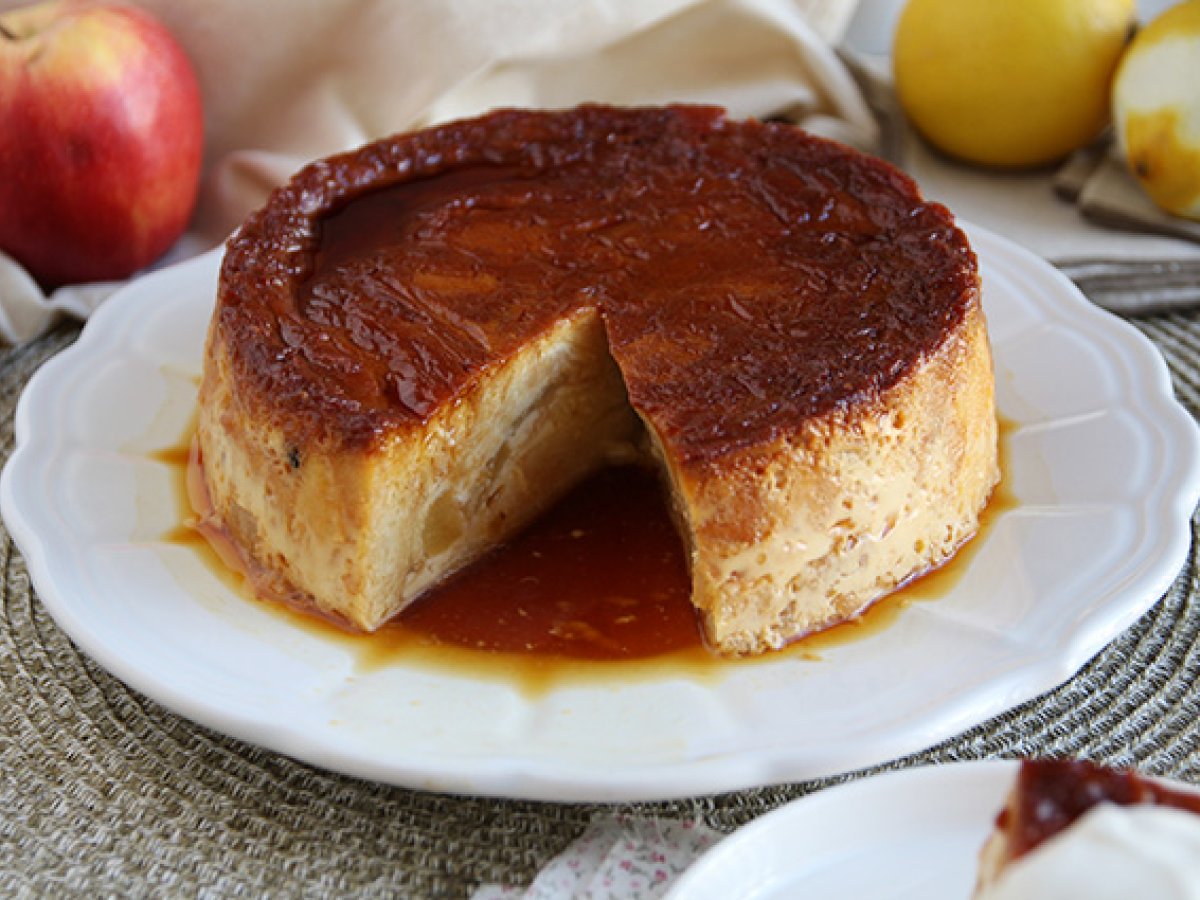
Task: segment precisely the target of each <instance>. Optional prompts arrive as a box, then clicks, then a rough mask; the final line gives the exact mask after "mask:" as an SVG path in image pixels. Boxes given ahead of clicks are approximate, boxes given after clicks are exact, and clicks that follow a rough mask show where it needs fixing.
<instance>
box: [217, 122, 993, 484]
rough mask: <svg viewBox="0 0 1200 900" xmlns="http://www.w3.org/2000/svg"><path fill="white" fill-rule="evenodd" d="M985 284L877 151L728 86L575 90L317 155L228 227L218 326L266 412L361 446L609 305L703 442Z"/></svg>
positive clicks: (650, 395)
mask: <svg viewBox="0 0 1200 900" xmlns="http://www.w3.org/2000/svg"><path fill="white" fill-rule="evenodd" d="M298 211H299V212H298ZM976 303H978V287H977V276H976V266H975V259H974V255H973V253H972V251H971V250H970V248H969V246H968V243H967V241H966V238H965V237H964V235H963V234H962V232H960V231H959V230H958V229H957V228H956V227H955V226H954V223H953V219H952V216H951V214H950V213H949V212H948V211H947V210H946V209H945V208H943V207H942V206H940V205H938V204H935V203H928V202H925V201H923V200H921V199H920V196H919V194H918V191H917V189H916V187H915V185H914V184H913V182H912V181H911V180H910V179H909V178H908V177H907V176H905V175H904V174H902V173H900V172H899V171H898V170H896V169H894V168H893V167H891V166H890V165H888V164H887V163H885V162H882V161H880V160H877V159H874V158H871V157H868V156H865V155H863V154H860V153H857V152H854V151H851V150H848V149H847V148H845V147H843V146H841V145H838V144H834V143H831V142H829V141H825V140H821V139H817V138H815V137H811V136H809V135H806V134H804V133H803V132H801V131H799V130H798V129H796V128H794V127H792V126H788V125H784V124H771V123H762V122H757V121H745V122H737V121H730V120H727V119H725V118H724V117H723V115H722V113H721V111H720V110H718V109H713V108H707V107H668V108H654V109H616V108H609V107H601V106H585V107H581V108H578V109H575V110H571V111H567V112H536V111H501V112H497V113H493V114H490V115H487V116H484V117H481V118H478V119H473V120H468V121H462V122H456V123H452V124H448V125H444V126H440V127H436V128H432V129H429V130H426V131H421V132H417V133H414V134H407V135H400V136H397V137H393V138H390V139H387V140H384V141H381V142H378V143H375V144H371V145H369V146H366V147H364V148H362V149H360V150H358V151H356V152H353V153H349V154H346V155H343V156H341V157H334V158H332V159H328V160H322V161H320V162H316V163H314V164H312V165H310V166H308V167H307V168H305V169H304V170H302V171H301V172H300V173H299V174H298V175H297V176H296V177H295V178H294V179H293V180H292V181H291V182H290V183H289V184H288V185H286V186H285V187H283V188H281V189H280V190H278V191H277V192H276V193H275V194H274V195H273V196H272V197H271V199H270V201H269V202H268V204H267V205H266V207H265V208H264V209H263V210H261V211H259V212H258V213H256V214H255V215H253V216H252V217H251V218H250V219H249V220H248V221H247V222H246V224H245V225H244V226H243V227H242V228H241V229H240V230H239V232H238V233H237V234H236V235H235V236H234V237H233V238H232V239H231V241H230V243H229V246H228V248H227V253H226V257H225V262H224V267H223V271H222V276H221V291H220V296H219V310H218V314H217V319H216V324H215V329H216V332H215V333H218V334H219V336H220V337H221V338H222V339H224V340H226V341H227V343H228V345H229V347H230V348H231V350H232V355H233V364H234V367H235V375H236V377H237V379H238V381H239V384H240V385H241V386H242V387H243V388H249V389H251V390H252V391H254V392H256V393H257V395H258V398H259V400H260V401H261V402H260V404H258V405H256V406H255V407H254V408H255V410H256V411H258V414H261V413H262V410H264V409H266V410H275V411H277V413H276V414H278V415H279V416H280V424H281V425H282V426H283V427H284V428H285V431H286V433H288V434H290V435H292V436H293V438H294V440H296V441H297V443H302V442H305V441H309V440H316V441H320V442H322V443H323V444H326V445H333V446H344V447H347V448H351V447H359V448H367V447H370V446H374V445H376V444H377V442H379V441H380V440H381V439H382V438H384V437H386V435H387V434H389V433H390V432H392V431H393V430H396V429H405V428H410V427H413V426H415V425H417V424H419V423H421V422H423V421H425V420H427V419H428V417H430V416H431V415H432V414H433V413H434V412H435V411H436V410H438V409H439V408H441V407H442V406H443V405H444V404H447V403H450V402H453V401H454V399H455V398H456V397H458V396H461V395H462V393H463V392H464V391H465V390H467V389H468V388H469V387H470V385H471V384H472V383H473V381H474V379H475V378H477V377H478V376H479V375H480V374H481V373H482V372H484V371H485V370H486V369H487V367H488V366H489V365H491V364H492V363H494V362H495V361H498V360H501V359H503V358H505V357H506V356H507V355H509V354H510V353H512V352H513V351H515V350H516V349H517V348H518V347H519V346H520V345H522V344H524V343H525V342H527V341H528V340H529V339H530V338H532V337H534V336H536V335H538V334H540V333H543V332H544V331H545V330H546V329H548V328H549V327H550V326H551V325H552V324H553V323H554V322H555V321H556V320H558V319H559V317H561V316H562V315H563V314H565V313H567V312H569V311H571V310H574V309H577V308H579V307H580V306H585V305H587V306H596V307H597V308H599V310H600V311H601V314H602V316H603V319H604V322H605V325H606V328H607V331H608V335H609V341H610V346H611V349H612V352H613V354H614V356H615V358H616V360H617V362H618V364H619V365H620V367H621V369H622V372H623V374H624V376H625V379H626V385H627V388H628V391H629V396H630V400H631V402H632V403H633V405H634V407H635V408H636V409H638V411H639V412H640V413H641V414H642V415H643V416H644V417H646V418H647V420H648V421H650V422H651V423H652V424H653V425H654V427H655V430H656V431H657V432H658V434H659V436H660V438H662V440H663V442H664V445H665V446H666V447H668V449H669V451H670V452H671V453H672V454H673V455H674V456H675V457H676V458H677V459H679V460H680V461H683V462H688V461H691V462H696V463H704V462H707V461H712V460H714V459H715V458H717V457H719V456H721V455H723V454H724V453H726V452H728V451H730V450H733V449H736V448H738V447H743V446H752V445H758V444H761V443H763V442H765V441H770V440H772V439H774V438H776V437H779V436H782V435H788V434H791V433H793V432H794V431H795V429H796V427H797V425H798V424H799V423H800V422H802V421H803V420H805V419H807V418H808V417H811V416H815V415H820V414H822V413H826V412H830V411H833V410H836V409H837V408H839V407H840V406H842V405H844V404H848V403H851V402H855V401H859V400H863V399H866V398H869V397H872V396H875V395H877V394H878V393H879V392H881V391H883V390H886V389H887V388H888V387H890V386H891V385H893V384H895V383H896V382H897V381H898V380H899V379H900V378H901V377H903V375H904V374H905V373H906V371H908V370H909V369H910V367H912V366H913V365H914V364H915V363H916V362H917V361H918V360H920V359H921V358H922V356H923V355H924V354H926V353H928V352H930V351H931V350H933V349H934V348H936V347H937V346H938V345H939V344H940V342H941V341H942V340H943V339H944V338H945V336H946V335H947V334H949V333H951V332H952V330H953V328H954V327H955V326H956V325H957V324H958V323H959V322H960V321H961V319H962V318H963V316H964V315H965V314H966V312H967V311H968V310H969V309H970V308H971V306H972V305H973V304H976Z"/></svg>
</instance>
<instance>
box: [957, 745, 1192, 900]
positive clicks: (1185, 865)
mask: <svg viewBox="0 0 1200 900" xmlns="http://www.w3.org/2000/svg"><path fill="white" fill-rule="evenodd" d="M974 896H975V898H976V900H1015V898H1022V900H1041V898H1076V897H1078V898H1089V900H1107V898H1114V900H1115V898H1122V900H1129V898H1141V897H1146V898H1151V897H1153V898H1155V900H1173V898H1200V791H1191V790H1187V789H1181V788H1172V787H1168V786H1166V785H1164V784H1162V783H1160V782H1157V781H1153V780H1151V779H1148V778H1146V777H1144V776H1142V775H1139V774H1138V773H1136V772H1133V771H1129V770H1121V769H1111V768H1106V767H1103V766H1099V765H1096V764H1094V763H1089V762H1085V761H1081V760H1026V761H1023V762H1022V763H1021V767H1020V770H1019V772H1018V775H1017V778H1016V782H1015V784H1014V785H1013V788H1012V790H1011V791H1010V793H1009V796H1008V800H1007V803H1006V805H1005V806H1004V808H1003V809H1002V810H1001V812H1000V814H999V815H998V816H997V819H996V826H995V829H994V830H993V832H992V834H991V836H990V837H989V838H988V841H987V843H986V844H985V845H984V847H983V850H982V851H981V853H980V867H979V881H978V885H977V887H976V891H975V895H974Z"/></svg>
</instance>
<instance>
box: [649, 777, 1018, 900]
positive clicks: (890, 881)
mask: <svg viewBox="0 0 1200 900" xmlns="http://www.w3.org/2000/svg"><path fill="white" fill-rule="evenodd" d="M1017 765H1018V764H1017V763H1015V762H1011V761H1007V760H989V761H987V762H973V763H953V764H950V765H942V766H922V767H920V768H915V769H901V770H899V771H896V772H888V773H886V774H883V775H875V776H872V777H871V778H864V779H862V780H859V781H852V782H850V783H849V784H844V785H839V786H838V787H833V788H828V789H827V790H823V791H819V792H818V793H816V794H810V795H808V796H806V797H801V798H800V799H799V800H793V801H792V802H791V803H787V804H785V805H784V806H781V807H779V808H778V809H776V810H774V811H772V812H769V813H767V814H766V815H764V816H762V817H761V818H758V819H755V820H754V821H753V822H751V823H750V824H748V825H745V826H743V827H742V828H739V829H738V830H737V831H735V832H734V833H733V834H731V835H730V836H729V837H727V838H725V839H724V840H722V841H721V842H720V843H718V844H717V845H716V846H715V847H713V848H712V849H711V850H709V851H708V852H707V853H705V854H704V855H703V856H702V857H700V859H699V860H697V861H696V862H695V863H693V864H692V866H690V867H689V868H688V869H687V870H686V871H685V872H684V873H683V874H682V875H681V876H680V877H679V879H678V880H677V881H676V882H675V884H674V885H673V886H672V887H671V890H670V891H668V892H667V894H666V897H665V898H664V900H726V898H728V897H738V898H741V900H784V898H790V897H803V898H805V900H845V898H847V897H870V898H872V900H968V898H969V897H970V896H971V892H972V889H973V888H974V886H975V877H976V873H977V872H978V868H979V850H980V848H981V847H982V846H983V844H984V841H985V840H987V837H988V835H989V834H990V833H991V830H992V826H993V824H994V822H995V820H996V814H997V813H998V812H999V811H1000V808H1001V807H1002V806H1003V805H1004V800H1005V796H1006V795H1007V793H1008V791H1009V789H1010V788H1011V787H1012V784H1013V779H1014V778H1015V777H1016V774H1017Z"/></svg>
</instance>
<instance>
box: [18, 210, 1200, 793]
mask: <svg viewBox="0 0 1200 900" xmlns="http://www.w3.org/2000/svg"><path fill="white" fill-rule="evenodd" d="M969 230H970V232H971V236H972V239H973V241H974V243H975V246H976V249H977V251H978V253H979V257H980V261H981V265H982V270H983V277H984V305H985V309H986V311H987V314H988V317H989V323H990V328H991V334H992V341H993V347H994V354H995V364H996V386H997V398H998V403H999V408H1000V412H1001V415H1002V416H1003V418H1004V420H1005V421H1006V423H1007V437H1006V444H1007V461H1006V471H1005V479H1006V484H1005V491H1006V492H1007V494H1008V495H1009V496H1010V497H1011V498H1012V502H1011V503H1009V504H1008V505H1007V506H1006V507H1005V508H1003V509H1002V510H999V511H998V512H997V514H996V515H995V516H994V518H993V521H992V522H991V524H990V525H989V526H988V528H987V529H986V532H985V533H983V534H982V535H981V536H980V537H979V538H978V539H977V544H978V546H977V547H976V548H975V549H974V550H973V552H971V553H970V554H968V558H967V560H966V562H965V564H964V566H963V568H962V570H961V573H960V574H958V575H957V576H956V581H955V582H954V583H953V586H952V588H950V589H949V590H948V591H947V592H946V593H945V595H944V596H942V597H941V598H940V599H937V600H936V601H931V602H922V603H913V604H911V605H910V606H908V607H907V608H905V609H904V610H903V611H902V612H901V613H900V614H899V615H898V616H897V617H896V619H895V621H893V622H892V623H891V624H890V625H888V627H886V628H884V629H882V630H879V631H878V633H874V634H872V635H871V636H870V637H868V638H863V639H860V640H855V641H850V642H846V643H843V644H840V645H834V646H831V647H829V648H827V649H825V650H823V651H822V652H821V658H820V659H816V660H814V659H805V658H802V657H801V656H800V655H798V654H785V655H781V656H779V657H778V658H772V659H769V660H766V661H759V662H754V663H750V664H746V665H730V666H726V667H722V668H720V669H719V670H718V671H717V674H708V675H704V676H700V675H695V676H690V675H688V674H687V673H686V672H683V671H674V670H664V672H663V673H662V674H661V675H660V676H656V675H653V674H651V675H645V674H644V673H643V674H641V675H639V676H637V677H631V676H629V674H628V672H626V670H624V669H622V668H621V667H619V666H614V668H613V669H612V673H611V677H607V676H606V677H604V678H602V679H600V680H598V681H597V680H594V679H593V680H590V681H586V682H571V683H563V684H561V685H558V686H551V687H549V688H547V689H545V690H541V691H538V692H533V693H531V692H530V691H528V690H526V689H523V688H522V687H521V686H520V685H519V684H515V683H513V682H511V681H506V680H504V679H503V678H492V677H485V676H483V675H481V674H479V673H478V672H477V671H474V670H471V671H462V672H454V671H447V670H445V669H435V668H430V667H427V666H422V665H417V664H413V663H404V662H402V661H399V660H396V661H392V662H389V663H388V664H384V665H364V664H363V659H362V656H361V654H357V653H356V652H355V651H354V649H353V647H350V646H348V645H347V642H346V641H344V640H343V641H336V640H332V639H330V638H328V637H327V636H325V635H322V634H321V633H319V632H318V631H316V630H313V629H306V628H302V627H298V626H297V625H296V624H295V623H294V622H293V621H290V620H289V619H288V618H286V617H283V616H280V615H279V614H277V613H275V612H273V611H271V610H270V609H268V608H266V607H265V606H264V605H262V604H259V603H255V602H252V601H248V600H247V599H246V598H245V597H244V596H242V595H241V594H240V593H239V592H238V591H237V590H235V589H234V588H232V587H230V585H229V583H228V581H227V580H226V579H223V578H222V577H220V575H219V573H215V572H214V571H213V569H212V567H211V566H210V565H208V564H206V563H205V561H204V560H203V559H202V554H201V553H200V552H199V551H198V550H197V549H196V548H195V547H193V546H189V545H187V544H186V543H180V542H179V541H173V540H169V539H167V538H166V536H167V535H169V534H171V533H172V530H173V529H175V530H177V529H178V527H179V525H180V522H181V520H182V518H183V517H184V515H185V513H184V510H183V509H182V505H183V504H182V503H181V500H180V496H179V488H178V481H177V465H176V466H175V468H172V466H171V465H170V464H169V460H168V459H167V458H166V455H165V454H164V451H165V450H166V449H167V448H171V447H178V446H179V443H180V440H181V436H182V435H184V434H185V433H186V431H187V429H188V427H189V423H190V422H191V421H192V418H193V416H194V412H195V393H196V383H197V379H198V376H199V372H200V365H201V355H202V345H203V341H204V335H205V330H206V327H207V323H208V319H209V315H210V312H211V309H212V302H213V294H214V289H215V283H216V277H217V269H218V265H219V258H218V256H217V255H216V254H215V253H214V254H209V255H206V256H203V257H200V258H197V259H195V260H192V261H189V262H186V263H183V264H181V265H179V266H176V267H173V268H170V269H166V270H163V271H161V272H159V273H156V274H153V275H150V276H147V277H145V278H143V279H140V280H139V281H137V282H135V283H133V284H132V285H131V286H130V287H129V288H127V289H125V290H124V291H122V292H121V293H120V294H118V295H116V296H114V297H112V298H111V299H110V300H109V301H108V302H107V303H105V305H104V306H103V307H102V308H101V309H100V310H99V311H98V312H97V313H96V314H95V316H94V317H93V318H92V320H91V321H90V322H89V323H88V325H87V327H86V328H85V329H84V332H83V334H82V336H81V337H80V339H79V340H78V342H77V343H76V344H75V345H74V346H73V347H71V348H69V349H68V350H66V351H65V352H63V353H62V354H60V355H59V356H58V357H56V358H55V359H52V360H51V361H50V362H48V363H47V364H46V365H45V366H43V368H42V369H41V370H40V371H39V372H38V373H37V374H36V375H35V377H34V378H33V379H32V380H31V382H30V383H29V386H28V388H27V390H26V391H25V393H24V395H23V396H22V398H21V401H20V403H19V406H18V409H17V416H16V449H15V450H14V451H13V454H12V456H11V458H10V460H9V462H8V464H7V466H6V467H5V469H4V473H3V477H2V479H0V510H2V512H3V515H4V520H5V522H6V524H7V526H8V529H9V531H10V533H11V534H12V536H13V538H14V540H15V541H16V543H17V545H18V547H19V548H20V550H21V551H22V553H23V554H24V556H25V559H26V561H27V563H28V566H29V571H30V574H31V577H32V579H33V582H34V585H35V587H36V589H37V592H38V594H39V596H40V597H41V600H42V602H43V603H45V605H46V607H47V608H48V609H49V611H50V612H51V614H52V615H53V616H54V618H55V619H56V621H57V622H58V623H59V624H60V625H61V627H62V628H63V629H64V630H65V631H66V633H67V634H69V635H70V636H71V638H72V639H74V640H75V641H76V643H77V644H78V645H79V647H80V648H81V649H82V650H83V651H84V652H86V653H88V654H90V655H91V656H92V657H94V658H95V659H96V660H97V661H98V662H99V663H100V664H101V665H103V666H104V667H106V668H107V669H108V670H109V671H111V672H112V673H113V674H115V675H116V676H117V677H118V678H120V679H122V680H123V681H125V682H126V683H127V684H129V685H130V686H132V687H133V688H135V689H137V690H139V691H141V692H143V693H144V694H146V695H147V696H149V697H151V698H153V699H155V700H157V701H159V702H160V703H162V704H163V705H165V706H167V707H168V708H170V709H172V710H174V711H176V712H178V713H180V714H182V715H184V716H186V717H188V718H190V719H192V720H194V721H196V722H199V723H201V724H203V725H205V726H208V727H210V728H213V729H216V730H218V731H221V732H224V733H227V734H229V735H233V736H235V737H237V738H240V739H243V740H246V741H249V742H252V743H255V744H258V745H261V746H264V747H268V748H271V749H274V750H276V751H279V752H281V753H285V754H288V755H291V756H293V757H295V758H297V759H300V760H303V761H306V762H308V763H312V764H315V765H318V766H322V767H325V768H328V769H331V770H335V771H339V772H344V773H348V774H352V775H355V776H360V777H364V778H370V779H376V780H380V781H385V782H390V783H395V784H401V785H406V786H410V787H416V788H426V789H433V790H445V791H453V792H463V793H475V794H491V795H502V796H512V797H525V798H534V799H546V800H562V801H568V800H570V801H574V800H601V801H617V800H636V799H653V798H668V797H677V796H685V795H694V794H699V793H715V792H720V791H728V790H734V789H738V788H745V787H750V786H755V785H763V784H769V783H778V782H784V781H797V780H805V779H810V778H816V777H819V776H824V775H829V774H832V773H835V772H839V771H847V770H850V769H854V768H858V767H862V766H868V765H872V764H876V763H879V762H882V761H886V760H889V759H893V758H896V757H898V756H901V755H903V754H906V753H911V752H915V751H917V750H920V749H922V748H924V747H927V746H929V745H931V744H934V743H936V742H938V741H940V740H942V739H945V738H948V737H951V736H953V735H955V734H957V733H959V732H961V731H963V730H965V729H967V728H969V727H971V726H973V725H975V724H978V723H980V722H982V721H984V720H986V719H988V718H990V717H991V716H994V715H996V714H998V713H1000V712H1002V711H1004V710H1006V709H1008V708H1010V707H1012V706H1013V705H1015V704H1017V703H1019V702H1021V701H1023V700H1027V699H1029V698H1031V697H1033V696H1035V695H1037V694H1039V693H1042V692H1044V691H1046V690H1048V689H1050V688H1052V687H1054V686H1056V685H1057V684H1059V683H1061V682H1062V681H1064V680H1065V679H1067V678H1068V677H1069V676H1071V675H1072V674H1073V673H1074V672H1075V671H1077V669H1078V668H1079V667H1080V666H1081V665H1082V664H1083V663H1084V662H1086V661H1087V660H1088V659H1089V658H1090V657H1091V656H1092V655H1094V654H1095V653H1096V652H1097V651H1099V650H1100V649H1101V648H1102V647H1103V646H1104V645H1105V643H1107V642H1108V641H1109V640H1111V639H1112V638H1113V637H1115V636H1116V635H1117V634H1118V633H1120V632H1121V631H1122V630H1123V629H1124V628H1126V627H1127V626H1128V625H1130V624H1131V623H1132V622H1133V621H1134V620H1135V619H1136V618H1137V617H1138V616H1139V615H1141V614H1142V613H1143V612H1144V611H1145V610H1147V609H1148V608H1149V607H1150V606H1151V605H1152V604H1153V603H1154V602H1155V601H1156V600H1158V599H1159V598H1160V597H1161V596H1162V595H1163V593H1165V591H1166V590H1167V589H1168V588H1169V586H1170V584H1171V582H1172V579H1173V578H1174V577H1175V575H1176V574H1177V573H1178V571H1179V569H1180V567H1181V566H1182V564H1183V562H1184V559H1185V557H1186V553H1187V549H1188V546H1189V541H1190V527H1189V522H1190V517H1191V514H1192V512H1193V510H1194V509H1195V506H1196V502H1197V498H1198V496H1200V453H1198V450H1200V441H1198V438H1197V428H1196V425H1195V423H1194V422H1193V420H1192V418H1191V416H1190V415H1189V414H1188V413H1187V412H1186V411H1185V410H1184V409H1183V408H1182V407H1181V406H1180V405H1179V404H1178V403H1177V402H1176V401H1175V399H1174V397H1173V394H1172V390H1171V385H1170V379H1169V376H1168V373H1167V369H1166V366H1165V364H1164V362H1163V360H1162V357H1161V356H1160V355H1159V354H1158V352H1157V351H1156V350H1155V349H1154V347H1153V346H1152V345H1151V344H1150V343H1149V342H1148V341H1147V340H1146V339H1145V338H1144V337H1143V336H1142V335H1141V334H1140V333H1139V332H1137V331H1136V330H1135V329H1134V328H1132V327H1130V326H1129V325H1127V324H1125V323H1123V322H1121V321H1120V320H1118V319H1116V318H1115V317H1113V316H1110V315H1108V314H1106V313H1104V312H1102V311H1101V310H1099V309H1097V308H1096V307H1094V306H1093V305H1092V304H1090V303H1089V302H1088V301H1087V300H1086V299H1084V298H1083V297H1082V296H1081V295H1080V294H1079V293H1078V291H1077V290H1076V289H1075V288H1074V287H1073V286H1072V284H1071V283H1070V282H1069V281H1067V280H1066V279H1065V278H1063V277H1062V276H1060V275H1059V274H1058V273H1057V272H1056V271H1055V270H1054V269H1053V268H1051V267H1050V266H1049V265H1047V264H1046V263H1044V262H1042V261H1041V260H1039V259H1038V258H1036V257H1034V256H1032V255H1031V254H1029V253H1027V252H1025V251H1024V250H1022V249H1020V248H1019V247H1017V246H1015V245H1014V244H1012V243H1010V242H1008V241H1006V240H1003V239H1001V238H999V237H997V236H995V235H992V234H990V233H988V232H985V231H982V230H980V229H975V228H972V229H969Z"/></svg>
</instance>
